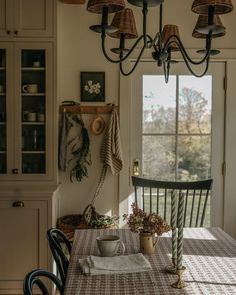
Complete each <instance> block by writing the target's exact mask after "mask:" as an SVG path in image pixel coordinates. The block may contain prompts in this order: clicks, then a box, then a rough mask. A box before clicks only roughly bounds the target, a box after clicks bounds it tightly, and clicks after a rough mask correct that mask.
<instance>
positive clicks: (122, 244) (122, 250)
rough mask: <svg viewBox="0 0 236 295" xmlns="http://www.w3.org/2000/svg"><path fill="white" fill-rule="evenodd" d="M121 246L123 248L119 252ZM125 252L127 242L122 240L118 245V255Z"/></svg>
mask: <svg viewBox="0 0 236 295" xmlns="http://www.w3.org/2000/svg"><path fill="white" fill-rule="evenodd" d="M120 246H121V247H120ZM119 248H121V252H118V251H119ZM124 253H125V244H124V243H123V242H122V241H120V242H119V244H118V247H117V254H118V255H123V254H124Z"/></svg>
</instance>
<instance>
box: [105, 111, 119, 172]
mask: <svg viewBox="0 0 236 295" xmlns="http://www.w3.org/2000/svg"><path fill="white" fill-rule="evenodd" d="M101 160H102V161H103V163H104V165H106V166H108V167H110V168H111V173H112V174H113V175H117V174H118V173H119V172H120V171H121V170H122V168H123V157H122V151H121V140H120V128H119V118H118V114H117V111H116V110H115V109H114V110H113V111H112V113H111V117H110V120H109V122H108V124H107V127H106V130H105V137H104V141H103V144H102V148H101Z"/></svg>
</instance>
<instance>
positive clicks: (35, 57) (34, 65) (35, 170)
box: [21, 49, 46, 174]
mask: <svg viewBox="0 0 236 295" xmlns="http://www.w3.org/2000/svg"><path fill="white" fill-rule="evenodd" d="M45 57H46V52H45V50H44V49H22V50H21V116H22V117H21V123H22V124H21V125H22V126H21V153H22V156H21V170H22V171H21V173H22V174H44V173H46V145H45V143H46V128H45V123H46V94H45V79H46V68H45Z"/></svg>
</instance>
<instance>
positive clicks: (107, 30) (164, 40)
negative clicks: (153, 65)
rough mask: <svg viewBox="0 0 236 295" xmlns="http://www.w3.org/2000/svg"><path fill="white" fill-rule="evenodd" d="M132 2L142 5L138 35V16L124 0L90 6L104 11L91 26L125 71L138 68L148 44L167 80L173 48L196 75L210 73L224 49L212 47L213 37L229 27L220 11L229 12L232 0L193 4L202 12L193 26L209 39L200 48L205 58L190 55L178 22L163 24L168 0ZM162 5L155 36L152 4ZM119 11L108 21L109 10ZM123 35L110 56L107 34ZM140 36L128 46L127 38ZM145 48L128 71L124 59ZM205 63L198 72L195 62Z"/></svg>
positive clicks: (93, 2) (196, 32)
mask: <svg viewBox="0 0 236 295" xmlns="http://www.w3.org/2000/svg"><path fill="white" fill-rule="evenodd" d="M128 2H129V3H130V4H131V5H134V6H138V7H141V8H142V17H143V32H142V35H141V36H139V37H138V32H137V29H136V24H135V19H134V15H133V12H132V10H131V9H130V8H125V2H124V0H89V1H88V4H87V10H88V11H90V12H92V13H99V14H102V18H101V24H99V25H93V26H91V27H90V29H91V30H93V31H95V32H97V33H100V34H101V41H102V44H101V45H102V51H103V54H104V56H105V57H106V59H107V60H108V61H110V62H112V63H117V64H119V66H120V71H121V73H122V74H123V75H125V76H128V75H130V74H131V73H133V71H134V70H135V68H136V66H137V64H138V62H139V61H140V59H141V57H142V54H143V52H144V50H145V49H146V48H148V49H152V50H153V52H152V57H153V59H154V60H155V61H156V62H157V65H158V66H162V67H163V71H164V76H165V81H166V82H168V79H169V73H170V65H171V63H174V62H175V61H173V60H172V55H171V54H172V52H173V51H179V52H180V53H181V56H182V58H183V60H184V62H185V64H186V66H187V68H188V69H189V71H190V72H191V74H192V75H194V76H196V77H202V76H204V75H205V74H206V72H207V70H208V67H209V60H210V56H211V55H215V54H218V53H219V52H220V51H219V50H216V49H212V46H211V41H212V38H218V37H222V36H224V35H225V33H226V29H225V27H224V26H223V24H222V21H221V19H220V16H219V15H220V14H226V13H229V12H231V11H232V10H233V5H232V2H231V0H195V1H193V4H192V11H193V12H194V13H197V14H199V17H198V20H197V23H196V25H195V27H194V29H193V33H192V36H193V37H195V38H199V39H205V40H206V42H205V48H203V49H202V50H198V51H197V52H198V53H201V54H204V56H203V57H202V58H201V60H198V61H196V60H193V59H191V58H190V56H189V55H188V53H187V51H186V49H185V47H184V45H183V43H182V41H181V38H180V33H179V29H178V26H176V25H174V24H166V25H164V26H163V24H162V18H163V5H164V0H128ZM158 5H159V31H158V32H157V33H156V34H155V36H154V37H151V36H150V35H149V34H148V33H147V16H148V9H149V7H150V8H151V7H154V6H158ZM109 13H115V15H114V17H113V20H112V22H111V24H108V14H109ZM107 35H108V36H110V37H112V38H118V39H119V47H117V48H112V49H111V51H112V52H113V53H116V54H117V55H118V58H117V59H113V58H111V57H110V56H109V54H108V53H107V50H106V46H105V40H106V36H107ZM135 38H138V39H137V40H136V41H135V42H134V44H133V46H132V47H131V48H126V47H125V40H126V39H135ZM140 44H142V45H141V49H140V52H139V55H138V57H137V60H136V62H135V63H134V66H133V68H132V69H131V70H130V71H128V72H125V71H124V69H123V62H124V61H125V60H126V59H127V58H128V57H129V56H130V54H131V53H132V52H133V50H134V49H135V48H137V47H140ZM201 64H205V67H204V70H203V71H202V73H200V74H199V73H196V72H195V70H193V67H194V66H197V65H201Z"/></svg>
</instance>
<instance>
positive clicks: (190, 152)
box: [143, 88, 211, 181]
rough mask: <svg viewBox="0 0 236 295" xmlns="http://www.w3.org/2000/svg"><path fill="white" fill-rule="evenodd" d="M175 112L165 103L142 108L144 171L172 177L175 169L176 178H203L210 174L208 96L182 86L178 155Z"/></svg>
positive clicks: (179, 108) (150, 174)
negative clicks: (164, 104)
mask: <svg viewBox="0 0 236 295" xmlns="http://www.w3.org/2000/svg"><path fill="white" fill-rule="evenodd" d="M150 95H151V94H150ZM176 113H177V112H176V108H175V107H164V106H160V107H158V108H155V109H154V108H153V107H152V108H150V109H148V110H147V109H146V110H145V111H144V113H143V174H144V175H145V176H146V177H151V178H156V179H163V180H174V179H175V176H176V175H175V173H176V171H177V179H178V180H183V181H185V180H197V179H206V178H208V177H209V176H210V148H211V147H210V145H211V142H210V138H211V136H210V132H211V114H210V112H209V110H208V109H207V100H206V98H205V97H204V96H203V95H202V93H200V92H198V91H196V90H194V89H189V88H182V89H181V91H180V93H179V103H178V125H177V127H178V130H177V133H178V138H177V140H178V142H177V144H178V150H177V155H176V137H175V132H176V130H175V128H176ZM152 134H153V135H152ZM155 135H158V136H155ZM144 148H145V149H144Z"/></svg>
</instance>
